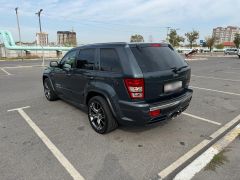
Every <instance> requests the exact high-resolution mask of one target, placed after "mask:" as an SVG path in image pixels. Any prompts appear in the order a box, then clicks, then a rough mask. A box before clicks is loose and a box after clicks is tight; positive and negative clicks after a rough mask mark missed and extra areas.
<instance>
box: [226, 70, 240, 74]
mask: <svg viewBox="0 0 240 180" xmlns="http://www.w3.org/2000/svg"><path fill="white" fill-rule="evenodd" d="M223 73H228V74H240V73H237V72H229V71H223Z"/></svg>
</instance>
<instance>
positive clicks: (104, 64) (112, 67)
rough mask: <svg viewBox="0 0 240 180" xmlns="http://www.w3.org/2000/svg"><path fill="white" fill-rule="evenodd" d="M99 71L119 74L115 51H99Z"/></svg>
mask: <svg viewBox="0 0 240 180" xmlns="http://www.w3.org/2000/svg"><path fill="white" fill-rule="evenodd" d="M100 67H101V71H112V72H121V66H120V63H119V57H118V54H117V52H116V50H115V49H112V48H109V49H100Z"/></svg>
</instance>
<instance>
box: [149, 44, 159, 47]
mask: <svg viewBox="0 0 240 180" xmlns="http://www.w3.org/2000/svg"><path fill="white" fill-rule="evenodd" d="M150 46H151V47H160V46H161V44H151V45H150Z"/></svg>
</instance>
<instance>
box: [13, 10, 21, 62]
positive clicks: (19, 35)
mask: <svg viewBox="0 0 240 180" xmlns="http://www.w3.org/2000/svg"><path fill="white" fill-rule="evenodd" d="M15 11H16V16H17V26H18V37H19V44H20V46H21V45H22V40H21V32H20V25H19V19H18V7H16V8H15ZM21 58H22V60H23V55H22V50H21Z"/></svg>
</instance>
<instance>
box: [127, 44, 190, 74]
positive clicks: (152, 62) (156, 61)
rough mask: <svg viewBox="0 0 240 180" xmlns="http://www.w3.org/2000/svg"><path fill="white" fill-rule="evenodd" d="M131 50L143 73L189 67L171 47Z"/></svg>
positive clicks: (132, 48) (135, 48) (134, 48)
mask: <svg viewBox="0 0 240 180" xmlns="http://www.w3.org/2000/svg"><path fill="white" fill-rule="evenodd" d="M131 50H132V52H133V54H134V56H135V58H136V60H137V62H138V64H139V66H140V68H141V69H142V71H143V72H154V71H161V70H168V69H171V68H175V67H176V68H179V67H182V66H186V65H187V63H186V62H185V61H184V60H183V58H182V57H181V56H180V55H179V54H178V53H177V52H175V51H174V50H173V49H172V47H171V46H163V47H149V46H147V47H131Z"/></svg>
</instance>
